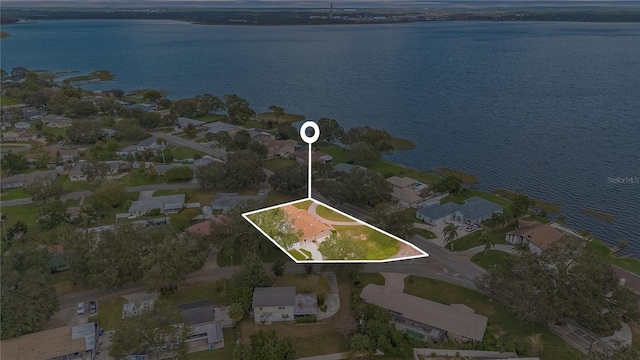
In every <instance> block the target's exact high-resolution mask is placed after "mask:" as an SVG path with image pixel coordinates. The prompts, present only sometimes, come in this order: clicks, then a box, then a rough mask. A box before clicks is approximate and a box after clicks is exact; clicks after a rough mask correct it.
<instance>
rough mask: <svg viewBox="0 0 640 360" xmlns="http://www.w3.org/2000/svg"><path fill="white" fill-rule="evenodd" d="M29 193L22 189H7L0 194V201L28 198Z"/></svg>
mask: <svg viewBox="0 0 640 360" xmlns="http://www.w3.org/2000/svg"><path fill="white" fill-rule="evenodd" d="M28 197H29V195H28V194H27V193H25V192H24V191H22V189H11V190H6V191H4V192H3V193H2V194H1V195H0V201H7V200H14V199H22V198H28Z"/></svg>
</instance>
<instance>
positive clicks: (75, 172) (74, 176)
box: [68, 163, 87, 181]
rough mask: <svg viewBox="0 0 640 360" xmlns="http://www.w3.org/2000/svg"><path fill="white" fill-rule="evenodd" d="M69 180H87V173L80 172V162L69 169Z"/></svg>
mask: <svg viewBox="0 0 640 360" xmlns="http://www.w3.org/2000/svg"><path fill="white" fill-rule="evenodd" d="M68 176H69V181H85V180H87V175H85V174H84V172H82V163H77V164H76V165H75V166H74V167H72V168H71V170H69V174H68Z"/></svg>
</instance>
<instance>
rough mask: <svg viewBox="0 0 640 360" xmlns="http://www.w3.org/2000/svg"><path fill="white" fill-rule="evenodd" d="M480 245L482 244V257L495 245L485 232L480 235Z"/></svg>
mask: <svg viewBox="0 0 640 360" xmlns="http://www.w3.org/2000/svg"><path fill="white" fill-rule="evenodd" d="M480 243H481V244H484V255H485V256H486V255H487V252H488V251H489V250H491V249H492V248H493V247H494V246H495V244H494V242H493V238H492V237H491V236H489V234H488V233H487V232H483V233H482V235H480Z"/></svg>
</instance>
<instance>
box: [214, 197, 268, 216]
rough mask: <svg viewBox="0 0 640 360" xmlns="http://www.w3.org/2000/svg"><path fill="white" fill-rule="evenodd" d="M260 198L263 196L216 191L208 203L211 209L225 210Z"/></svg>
mask: <svg viewBox="0 0 640 360" xmlns="http://www.w3.org/2000/svg"><path fill="white" fill-rule="evenodd" d="M260 199H264V196H260V195H240V194H238V193H217V194H216V196H214V197H213V199H212V200H211V203H210V204H209V205H210V206H211V210H219V211H222V212H227V211H230V210H231V209H233V208H235V207H236V206H238V205H239V204H241V203H243V202H246V201H251V200H260Z"/></svg>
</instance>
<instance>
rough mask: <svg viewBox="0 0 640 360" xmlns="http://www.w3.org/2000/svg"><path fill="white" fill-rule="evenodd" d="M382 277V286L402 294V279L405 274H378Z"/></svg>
mask: <svg viewBox="0 0 640 360" xmlns="http://www.w3.org/2000/svg"><path fill="white" fill-rule="evenodd" d="M380 274H381V275H382V276H384V285H385V286H387V287H389V288H392V289H394V290H396V291H398V292H404V279H405V278H406V277H407V274H399V273H380Z"/></svg>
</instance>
